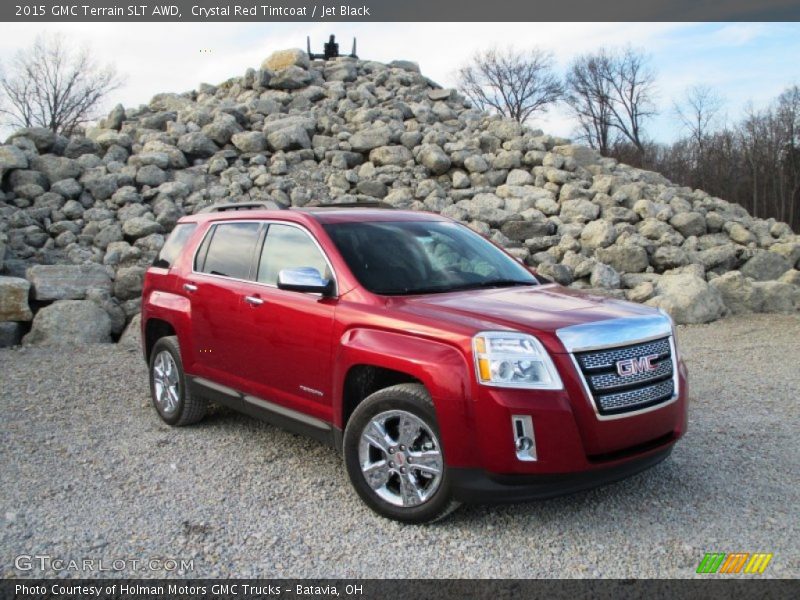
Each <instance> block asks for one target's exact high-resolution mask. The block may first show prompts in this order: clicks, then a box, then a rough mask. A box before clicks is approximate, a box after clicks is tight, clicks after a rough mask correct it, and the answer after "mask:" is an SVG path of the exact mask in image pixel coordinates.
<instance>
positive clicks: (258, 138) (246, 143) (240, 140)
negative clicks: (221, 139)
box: [231, 131, 267, 153]
mask: <svg viewBox="0 0 800 600" xmlns="http://www.w3.org/2000/svg"><path fill="white" fill-rule="evenodd" d="M231 142H232V143H233V145H234V146H236V147H237V148H238V149H239V150H240V151H242V152H247V153H253V152H263V151H264V150H266V149H267V138H266V137H265V136H264V134H263V133H261V132H260V131H243V132H241V133H235V134H233V136H232V137H231Z"/></svg>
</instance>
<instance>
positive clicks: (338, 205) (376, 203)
mask: <svg viewBox="0 0 800 600" xmlns="http://www.w3.org/2000/svg"><path fill="white" fill-rule="evenodd" d="M302 208H308V209H309V210H313V209H316V208H331V209H334V208H383V209H387V210H392V209H394V206H392V205H391V204H389V203H387V202H381V201H379V200H368V201H366V202H334V203H332V204H319V205H317V206H303V207H302Z"/></svg>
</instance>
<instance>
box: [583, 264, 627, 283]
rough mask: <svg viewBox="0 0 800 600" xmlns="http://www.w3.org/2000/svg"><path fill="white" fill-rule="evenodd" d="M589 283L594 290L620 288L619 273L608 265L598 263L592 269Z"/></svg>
mask: <svg viewBox="0 0 800 600" xmlns="http://www.w3.org/2000/svg"><path fill="white" fill-rule="evenodd" d="M589 283H591V285H592V287H593V288H601V289H616V288H618V287H619V286H620V278H619V273H617V271H616V270H614V269H613V268H612V267H610V266H608V265H605V264H603V263H597V264H595V265H594V268H593V269H592V274H591V276H590V277H589Z"/></svg>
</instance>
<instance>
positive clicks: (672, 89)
mask: <svg viewBox="0 0 800 600" xmlns="http://www.w3.org/2000/svg"><path fill="white" fill-rule="evenodd" d="M2 28H3V30H4V31H3V34H2V36H0V60H1V61H2V62H6V61H7V60H8V59H9V58H10V57H11V56H13V54H14V52H16V51H17V50H19V49H20V48H24V47H26V46H28V45H30V44H31V43H32V41H33V40H34V39H35V37H36V35H37V34H38V33H40V32H44V31H52V32H63V33H64V34H65V35H66V36H67V37H68V38H70V39H74V40H75V41H76V42H79V43H83V42H85V43H88V44H90V46H91V47H92V48H93V50H94V52H95V54H96V57H97V59H98V60H99V61H101V62H103V63H105V62H112V63H114V64H115V65H116V67H117V69H118V71H119V72H120V73H122V74H124V75H125V76H126V84H125V86H124V87H123V88H122V89H120V90H118V91H117V92H116V93H115V94H114V97H113V98H112V99H111V100H110V101H109V103H108V104H109V106H110V105H113V104H115V103H116V102H122V103H123V104H124V105H125V106H135V105H138V104H142V103H146V102H147V101H148V100H149V99H150V98H151V97H152V96H153V95H154V94H156V93H158V92H166V91H171V92H181V91H186V90H189V89H193V88H195V87H196V86H197V84H198V83H200V82H207V83H218V82H221V81H224V80H225V79H228V78H229V77H232V76H235V75H241V74H243V73H244V71H245V69H247V68H248V67H257V66H258V65H259V64H260V63H261V61H262V60H263V59H264V58H265V57H266V56H268V55H269V54H270V52H272V51H273V50H277V49H283V48H288V47H302V48H305V40H306V35H310V36H311V39H312V49H313V50H315V51H321V48H322V43H323V42H324V41H325V40H326V39H327V36H328V35H329V34H331V33H334V34H336V36H337V38H338V39H339V41H340V49H341V50H343V51H344V50H347V51H348V52H349V49H350V44H351V42H352V38H353V36H356V37H357V38H358V53H359V56H360V57H361V58H365V59H373V60H378V61H382V62H388V61H391V60H394V59H408V60H413V61H416V62H418V63H419V64H420V66H421V68H422V72H423V73H424V74H425V75H427V76H428V77H430V78H431V79H433V80H435V81H437V82H439V83H440V84H442V85H444V86H453V85H455V70H456V68H457V67H458V66H460V65H461V64H463V63H464V62H465V61H466V60H467V59H468V57H469V56H470V55H472V54H473V53H474V52H475V51H476V50H480V49H484V48H487V47H490V46H492V45H499V46H505V45H508V44H513V45H514V46H516V47H518V48H528V47H533V46H540V47H543V48H546V49H548V50H551V51H552V52H553V53H554V55H555V57H556V61H557V64H558V67H559V68H560V69H563V68H565V67H566V66H567V65H568V64H569V62H570V60H571V59H573V58H574V57H575V56H576V55H577V54H580V53H582V52H586V51H591V50H594V49H596V48H598V47H600V46H620V45H625V44H631V45H632V46H634V47H635V48H639V49H642V50H644V51H646V52H648V53H649V54H650V55H651V56H652V64H653V66H654V67H655V69H656V71H657V73H658V91H659V94H658V104H659V109H660V112H661V114H660V116H659V117H658V118H657V119H656V120H655V121H654V122H653V123H652V124H651V126H650V128H649V129H650V131H651V135H652V136H653V137H655V138H656V139H659V140H662V141H669V140H671V139H674V138H675V137H676V136H677V135H679V134H680V130H679V128H678V127H677V123H676V120H675V117H674V113H673V111H672V104H673V101H674V100H675V99H677V98H679V97H680V96H681V94H682V93H683V92H684V90H685V89H686V88H687V87H688V86H691V85H695V84H699V83H705V84H708V85H711V86H714V87H715V88H717V89H718V91H719V93H720V94H721V95H722V96H723V97H724V99H725V101H726V103H725V110H726V111H727V115H728V118H729V119H735V118H737V117H738V116H739V115H740V114H741V112H742V110H743V108H744V106H745V105H746V103H747V102H750V101H752V102H753V103H754V104H755V105H756V106H763V105H765V104H766V103H768V102H769V101H771V100H772V99H773V98H774V97H775V96H777V95H778V94H779V93H780V92H781V91H782V90H783V89H784V88H785V87H787V86H788V85H791V84H796V83H800V66H798V65H800V24H797V23H778V24H765V23H741V24H687V23H411V24H409V23H378V24H376V23H366V24H363V23H362V24H348V23H331V24H320V23H308V24H303V23H278V24H275V23H255V24H253V23H202V24H196V23H109V24H98V23H93V24H89V23H61V24H41V23H36V24H14V25H13V26H12V25H11V24H8V23H5V24H3V25H2ZM531 124H532V125H534V126H537V127H541V128H542V129H544V130H545V131H546V132H548V133H553V134H557V135H565V136H569V135H570V134H571V133H572V131H573V125H572V123H571V122H570V120H569V119H568V117H567V116H566V115H565V114H564V113H563V111H561V110H558V109H556V110H554V111H551V112H550V113H549V114H547V115H543V116H541V117H538V118H536V119H535V120H534V121H532V122H531Z"/></svg>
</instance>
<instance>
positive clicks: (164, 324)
mask: <svg viewBox="0 0 800 600" xmlns="http://www.w3.org/2000/svg"><path fill="white" fill-rule="evenodd" d="M170 335H177V331H176V330H175V328H174V327H173V326H172V324H171V323H170V322H169V321H165V320H164V319H159V318H157V317H153V318H151V319H148V320H147V322H146V323H145V324H144V358H145V361H147V363H149V362H150V355H151V354H152V352H153V346H155V345H156V342H157V341H158V340H160V339H161V338H162V337H167V336H170Z"/></svg>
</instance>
